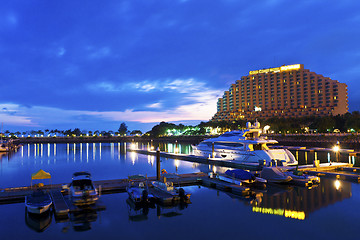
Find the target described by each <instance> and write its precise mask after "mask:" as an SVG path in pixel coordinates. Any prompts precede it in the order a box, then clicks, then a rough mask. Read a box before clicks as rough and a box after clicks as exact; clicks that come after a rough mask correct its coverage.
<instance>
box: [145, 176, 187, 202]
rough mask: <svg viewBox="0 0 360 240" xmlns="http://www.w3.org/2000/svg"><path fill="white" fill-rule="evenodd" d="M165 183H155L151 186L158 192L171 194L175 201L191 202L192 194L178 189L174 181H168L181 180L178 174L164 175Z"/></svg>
mask: <svg viewBox="0 0 360 240" xmlns="http://www.w3.org/2000/svg"><path fill="white" fill-rule="evenodd" d="M162 177H163V179H164V180H163V181H153V182H151V184H152V185H153V186H154V187H155V188H156V189H158V190H160V191H163V192H166V193H169V194H171V195H172V196H173V198H174V200H181V201H188V200H190V196H191V193H186V192H185V190H184V189H183V188H177V187H175V186H174V183H173V182H172V181H168V180H167V179H171V178H177V179H178V178H179V176H178V175H177V174H168V173H166V174H162Z"/></svg>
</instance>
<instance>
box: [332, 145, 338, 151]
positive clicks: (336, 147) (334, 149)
mask: <svg viewBox="0 0 360 240" xmlns="http://www.w3.org/2000/svg"><path fill="white" fill-rule="evenodd" d="M332 150H333V151H334V152H339V150H340V147H339V145H335V146H334V147H333V148H332Z"/></svg>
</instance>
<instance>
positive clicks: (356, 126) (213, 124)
mask: <svg viewBox="0 0 360 240" xmlns="http://www.w3.org/2000/svg"><path fill="white" fill-rule="evenodd" d="M257 120H258V121H259V122H260V123H261V126H262V127H264V126H266V125H269V126H270V127H271V130H272V131H274V132H275V133H279V132H280V133H309V132H317V133H327V132H334V130H339V131H341V132H360V113H359V112H358V111H354V112H352V113H346V114H343V115H337V116H325V117H318V116H309V117H301V118H279V117H273V118H270V119H266V120H265V119H257ZM249 121H250V122H254V121H255V119H249V120H238V121H209V122H201V123H200V124H198V125H197V126H184V125H183V124H179V125H176V124H173V123H166V122H161V123H159V124H157V125H155V126H154V127H153V128H152V129H151V130H150V131H149V132H147V133H146V135H147V136H152V137H159V136H168V135H169V132H168V130H169V129H178V130H179V131H180V132H181V131H182V132H184V133H185V134H182V135H203V134H206V133H207V132H208V129H209V128H212V129H215V128H218V129H220V132H223V131H230V130H237V129H243V128H245V127H246V123H247V122H249ZM185 129H193V130H192V131H189V132H187V134H186V131H184V130H185ZM194 129H196V130H194Z"/></svg>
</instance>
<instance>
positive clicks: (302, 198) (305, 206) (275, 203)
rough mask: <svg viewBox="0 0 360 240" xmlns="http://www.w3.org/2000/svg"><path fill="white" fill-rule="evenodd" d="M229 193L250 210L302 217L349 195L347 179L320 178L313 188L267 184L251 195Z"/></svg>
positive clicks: (299, 218)
mask: <svg viewBox="0 0 360 240" xmlns="http://www.w3.org/2000/svg"><path fill="white" fill-rule="evenodd" d="M230 196H231V197H232V198H236V199H238V200H240V201H241V202H243V203H245V204H246V205H249V206H250V207H251V208H252V212H254V213H261V214H269V215H278V216H282V217H286V218H293V219H298V220H304V219H305V218H307V217H308V216H309V215H310V213H312V212H315V211H316V210H319V209H320V208H324V207H327V206H329V205H332V204H334V203H336V202H341V201H343V200H344V199H347V198H350V197H351V183H349V182H344V181H339V180H331V179H322V182H321V183H320V185H319V186H318V187H315V188H305V187H295V186H293V187H288V186H286V187H284V186H281V185H270V186H268V187H267V190H266V191H261V192H259V191H257V192H255V193H254V194H253V195H252V197H251V198H244V197H238V196H236V195H232V194H230Z"/></svg>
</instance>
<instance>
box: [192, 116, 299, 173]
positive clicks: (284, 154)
mask: <svg viewBox="0 0 360 240" xmlns="http://www.w3.org/2000/svg"><path fill="white" fill-rule="evenodd" d="M246 126H247V129H245V130H237V131H231V132H226V133H224V134H222V135H220V136H219V137H217V138H211V139H207V140H204V141H202V142H201V143H199V145H197V146H192V148H193V152H194V154H195V155H196V156H203V157H208V158H210V159H216V160H219V159H221V160H234V161H236V162H239V163H243V164H248V165H266V166H269V165H278V166H287V165H297V164H298V162H297V160H296V159H295V157H294V155H293V154H292V153H291V152H290V151H289V150H287V149H275V148H271V149H270V148H269V147H268V145H269V144H275V143H278V142H277V141H276V140H269V139H266V138H265V137H261V136H260V135H261V132H262V130H261V128H260V123H259V122H255V123H254V125H253V126H251V123H250V122H248V123H247V124H246Z"/></svg>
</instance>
